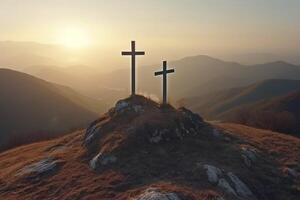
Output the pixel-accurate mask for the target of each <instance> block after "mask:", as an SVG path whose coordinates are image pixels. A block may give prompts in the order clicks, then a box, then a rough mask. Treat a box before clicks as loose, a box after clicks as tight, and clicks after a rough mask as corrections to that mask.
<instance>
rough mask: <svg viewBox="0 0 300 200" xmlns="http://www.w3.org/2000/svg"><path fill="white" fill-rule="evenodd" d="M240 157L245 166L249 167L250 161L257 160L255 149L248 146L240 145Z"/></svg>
mask: <svg viewBox="0 0 300 200" xmlns="http://www.w3.org/2000/svg"><path fill="white" fill-rule="evenodd" d="M242 158H243V161H244V163H245V165H246V166H247V167H251V166H252V163H254V162H256V160H257V150H256V149H254V148H249V147H242Z"/></svg>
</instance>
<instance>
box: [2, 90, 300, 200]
mask: <svg viewBox="0 0 300 200" xmlns="http://www.w3.org/2000/svg"><path fill="white" fill-rule="evenodd" d="M248 133H251V134H248ZM299 152H300V140H299V139H297V138H294V137H291V136H285V135H282V134H280V133H273V132H269V131H263V130H259V129H254V128H250V127H246V126H240V125H235V124H215V125H214V124H209V123H207V122H205V121H204V120H203V119H202V118H201V117H200V116H199V115H197V114H194V113H193V112H191V111H190V110H187V109H185V108H178V109H175V108H173V107H172V106H170V105H168V106H161V105H159V104H157V103H156V102H153V101H151V100H149V99H146V98H144V97H142V96H134V97H130V98H127V99H123V100H120V101H118V102H117V103H116V105H115V107H113V108H112V109H110V110H109V111H108V112H107V113H105V114H104V115H103V116H102V117H100V118H98V119H97V120H95V121H94V122H92V123H91V124H90V125H89V126H88V128H87V129H85V130H81V131H76V132H74V133H72V134H70V135H67V136H64V137H62V138H59V139H55V140H51V141H47V142H41V143H36V144H31V145H27V146H23V147H19V148H15V149H13V150H10V151H7V152H4V153H2V154H0V197H1V198H2V199H6V200H10V199H22V200H26V199H30V200H33V199H45V200H47V199H52V200H53V199H60V200H66V199H124V200H159V199H166V200H200V199H201V200H211V199H216V200H229V199H270V200H271V199H272V200H276V199H295V200H296V199H297V198H298V197H299V195H300V190H299V188H300V181H299V171H300V166H299V162H300V153H299Z"/></svg>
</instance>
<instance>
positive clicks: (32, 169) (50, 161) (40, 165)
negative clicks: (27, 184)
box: [17, 158, 60, 175]
mask: <svg viewBox="0 0 300 200" xmlns="http://www.w3.org/2000/svg"><path fill="white" fill-rule="evenodd" d="M59 163H60V162H59V161H58V160H55V159H54V158H45V159H43V160H40V161H38V162H35V163H32V164H30V165H28V166H26V167H24V168H23V169H21V170H20V171H19V172H18V173H17V175H24V174H36V175H43V174H45V173H48V172H50V171H52V170H55V169H56V168H57V167H58V166H59Z"/></svg>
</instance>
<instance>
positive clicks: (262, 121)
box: [226, 89, 300, 136]
mask: <svg viewBox="0 0 300 200" xmlns="http://www.w3.org/2000/svg"><path fill="white" fill-rule="evenodd" d="M299 103H300V89H299V90H297V91H295V92H290V93H288V94H285V95H281V96H278V97H274V98H271V99H269V100H262V101H259V102H257V103H253V104H250V105H247V106H242V107H239V108H237V109H234V110H232V111H230V112H228V113H226V119H227V120H228V121H232V122H238V123H242V124H247V125H250V126H255V127H259V128H265V129H270V130H275V131H280V132H284V133H289V134H293V135H297V136H300V134H299V133H300V107H299Z"/></svg>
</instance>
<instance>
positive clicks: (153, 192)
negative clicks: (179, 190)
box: [133, 188, 181, 200]
mask: <svg viewBox="0 0 300 200" xmlns="http://www.w3.org/2000/svg"><path fill="white" fill-rule="evenodd" d="M133 200H181V199H180V198H179V196H178V195H177V194H176V193H169V192H162V191H159V190H158V189H156V188H148V189H147V190H145V191H144V192H143V193H142V194H140V195H139V196H137V197H136V198H133Z"/></svg>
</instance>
